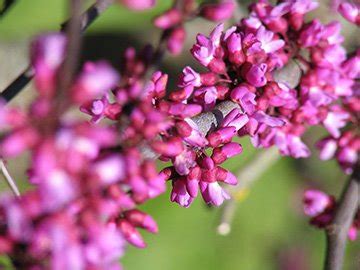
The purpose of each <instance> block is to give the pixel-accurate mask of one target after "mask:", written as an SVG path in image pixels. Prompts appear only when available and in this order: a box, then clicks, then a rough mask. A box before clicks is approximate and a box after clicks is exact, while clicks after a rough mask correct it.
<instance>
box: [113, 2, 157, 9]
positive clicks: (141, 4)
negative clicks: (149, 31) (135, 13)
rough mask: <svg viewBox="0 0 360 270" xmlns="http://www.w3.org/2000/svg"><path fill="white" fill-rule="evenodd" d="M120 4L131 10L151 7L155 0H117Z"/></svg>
mask: <svg viewBox="0 0 360 270" xmlns="http://www.w3.org/2000/svg"><path fill="white" fill-rule="evenodd" d="M119 1H120V3H121V4H123V5H124V6H126V7H127V8H129V9H132V10H145V9H150V8H153V7H154V6H155V5H156V0H119Z"/></svg>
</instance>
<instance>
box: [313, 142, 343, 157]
mask: <svg viewBox="0 0 360 270" xmlns="http://www.w3.org/2000/svg"><path fill="white" fill-rule="evenodd" d="M316 146H317V148H319V149H320V159H321V160H329V159H331V158H333V157H334V155H335V153H336V151H337V149H338V145H337V142H336V140H334V139H332V138H327V139H324V140H321V141H319V142H318V143H317V144H316Z"/></svg>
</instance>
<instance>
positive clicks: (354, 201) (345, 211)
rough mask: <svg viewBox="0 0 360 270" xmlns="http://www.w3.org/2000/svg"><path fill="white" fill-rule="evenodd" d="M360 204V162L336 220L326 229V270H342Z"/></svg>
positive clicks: (336, 214) (342, 199) (346, 187)
mask: <svg viewBox="0 0 360 270" xmlns="http://www.w3.org/2000/svg"><path fill="white" fill-rule="evenodd" d="M359 203H360V162H358V164H357V166H356V167H355V170H354V173H353V174H352V176H351V177H350V178H349V180H348V182H347V183H346V185H345V187H344V190H343V193H342V195H341V198H340V200H339V202H338V204H337V208H336V211H335V216H334V219H333V220H332V222H331V224H330V225H328V226H327V227H326V239H327V241H326V242H327V243H326V256H325V264H324V269H325V270H341V269H342V268H343V262H344V253H345V248H346V241H347V235H348V231H349V228H350V226H351V223H352V221H353V219H354V216H355V214H356V211H357V209H358V207H359Z"/></svg>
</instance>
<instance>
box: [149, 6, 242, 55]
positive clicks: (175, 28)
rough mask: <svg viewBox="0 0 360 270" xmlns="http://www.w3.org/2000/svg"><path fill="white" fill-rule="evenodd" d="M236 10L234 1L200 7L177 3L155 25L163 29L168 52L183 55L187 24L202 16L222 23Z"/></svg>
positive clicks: (158, 18) (159, 17)
mask: <svg viewBox="0 0 360 270" xmlns="http://www.w3.org/2000/svg"><path fill="white" fill-rule="evenodd" d="M234 9H235V2H234V0H221V1H220V2H219V3H212V4H209V3H204V4H202V5H201V6H198V5H197V3H196V1H194V0H186V1H176V2H175V3H174V5H173V6H172V7H171V8H170V9H168V10H166V11H164V12H163V13H162V14H160V15H159V16H157V17H156V18H155V19H154V25H155V26H156V27H157V28H159V29H162V30H163V31H164V32H163V37H162V38H163V39H164V40H165V41H166V47H167V50H168V51H169V52H170V53H171V54H173V55H177V54H179V53H181V51H182V49H183V46H184V43H185V38H186V30H185V22H187V21H190V20H193V19H194V18H196V16H198V15H199V16H201V17H203V18H205V19H207V20H211V21H215V22H220V21H225V20H227V19H229V18H231V16H232V14H233V12H234Z"/></svg>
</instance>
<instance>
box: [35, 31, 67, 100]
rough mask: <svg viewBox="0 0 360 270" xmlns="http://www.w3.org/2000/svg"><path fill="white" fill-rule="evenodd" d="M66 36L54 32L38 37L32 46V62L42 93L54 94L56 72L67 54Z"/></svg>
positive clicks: (38, 87)
mask: <svg viewBox="0 0 360 270" xmlns="http://www.w3.org/2000/svg"><path fill="white" fill-rule="evenodd" d="M65 47H66V37H65V35H63V34H59V33H52V34H48V35H43V36H40V37H38V38H37V39H36V40H35V41H33V43H32V46H31V62H32V65H33V66H34V69H35V83H36V87H37V89H38V90H39V92H40V93H41V94H42V95H46V96H52V95H53V94H54V91H55V84H56V72H57V70H58V68H59V67H60V65H61V63H62V61H63V59H64V54H65Z"/></svg>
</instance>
